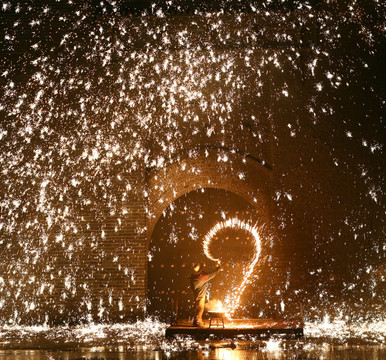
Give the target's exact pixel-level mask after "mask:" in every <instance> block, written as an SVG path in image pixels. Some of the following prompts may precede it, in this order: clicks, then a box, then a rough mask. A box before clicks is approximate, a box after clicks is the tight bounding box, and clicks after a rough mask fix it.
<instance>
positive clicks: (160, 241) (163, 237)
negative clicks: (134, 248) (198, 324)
mask: <svg viewBox="0 0 386 360" xmlns="http://www.w3.org/2000/svg"><path fill="white" fill-rule="evenodd" d="M234 217H237V218H239V219H242V220H243V221H248V222H249V223H251V224H261V222H262V218H265V217H264V216H262V214H260V213H259V211H258V209H257V208H256V206H254V204H251V203H250V202H248V201H247V200H245V199H244V198H242V197H241V196H239V195H237V194H235V193H234V192H231V191H229V190H225V189H220V188H202V189H199V190H193V191H190V192H189V193H187V194H184V195H182V196H180V197H178V198H177V199H176V200H174V201H173V202H172V203H170V204H169V206H168V207H167V208H166V209H165V210H164V211H163V213H162V215H161V217H160V218H159V219H158V221H157V223H156V225H155V227H154V231H153V232H152V234H151V239H150V244H149V254H148V255H149V263H148V313H149V315H155V316H159V317H160V318H162V319H167V318H168V317H169V316H170V313H171V301H172V300H174V301H175V300H176V299H178V304H179V306H178V307H179V316H180V317H183V318H189V317H190V316H191V315H192V310H191V307H192V304H193V298H192V293H191V290H190V288H189V275H190V274H191V272H192V263H194V262H201V263H203V264H204V265H205V266H206V267H207V269H208V270H211V269H214V268H215V266H216V263H215V262H213V261H211V260H209V259H208V258H207V257H206V255H205V254H204V251H203V239H204V236H205V235H206V234H207V232H208V231H209V230H210V229H211V227H212V226H213V225H215V224H216V223H218V222H221V221H224V220H225V219H228V218H234ZM211 249H212V251H215V252H216V253H217V254H218V255H219V256H220V257H222V261H223V267H224V271H223V272H222V273H221V274H220V275H219V276H217V277H216V278H215V279H213V280H212V281H211V286H210V288H209V296H208V300H209V299H219V300H223V299H224V297H225V296H226V293H227V290H229V288H230V287H233V288H234V287H235V286H236V285H237V284H239V283H240V280H241V279H242V277H243V273H244V272H245V269H246V268H247V267H248V264H249V263H250V261H251V260H252V259H253V241H252V236H251V233H250V232H248V231H245V230H243V229H237V228H225V229H222V230H221V231H219V232H218V233H217V234H216V235H215V236H214V238H213V247H212V248H211ZM259 271H262V269H259ZM264 278H265V280H261V281H257V278H256V279H253V278H252V282H251V284H250V285H248V286H247V289H246V290H245V293H244V295H243V300H242V306H240V308H239V309H238V310H237V312H236V313H235V315H239V316H242V315H248V316H251V315H252V314H253V313H256V309H257V308H259V309H261V305H262V304H263V302H264V298H263V297H262V296H261V293H262V289H264V286H265V287H267V286H269V281H266V279H267V277H263V276H262V277H261V279H264ZM255 280H256V281H255ZM232 284H233V286H232ZM257 285H258V286H259V288H258V289H257ZM259 294H260V295H259Z"/></svg>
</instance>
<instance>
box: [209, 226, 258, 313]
mask: <svg viewBox="0 0 386 360" xmlns="http://www.w3.org/2000/svg"><path fill="white" fill-rule="evenodd" d="M225 228H236V229H242V230H246V231H248V232H250V233H251V234H252V236H253V239H254V246H255V253H254V255H253V259H252V262H251V263H250V265H249V266H248V269H247V271H246V273H245V274H244V277H243V280H242V282H241V284H240V286H239V287H238V289H237V290H236V291H235V292H234V296H233V297H232V298H231V299H230V301H228V303H229V305H228V313H227V314H228V315H229V316H231V315H232V314H233V313H234V311H235V310H236V308H237V307H238V305H239V303H240V299H241V295H242V294H243V292H244V290H245V288H246V286H247V284H248V282H249V278H250V276H251V275H252V273H253V270H254V268H255V265H256V264H257V262H258V260H259V257H260V253H261V240H260V235H259V232H258V229H257V228H256V227H254V226H252V225H250V224H247V223H246V222H244V221H241V220H239V219H237V218H232V219H228V220H226V221H223V222H219V223H217V224H216V225H214V226H213V227H212V228H211V229H210V230H209V232H208V233H207V234H206V235H205V237H204V241H203V248H204V254H205V255H206V256H207V257H208V259H210V260H212V261H216V262H218V261H220V259H218V258H215V257H214V256H213V255H212V254H211V252H210V250H209V245H210V243H211V241H212V238H213V237H214V236H215V235H216V233H217V232H218V231H220V230H222V229H225Z"/></svg>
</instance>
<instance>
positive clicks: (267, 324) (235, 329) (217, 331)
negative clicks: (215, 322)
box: [165, 319, 303, 339]
mask: <svg viewBox="0 0 386 360" xmlns="http://www.w3.org/2000/svg"><path fill="white" fill-rule="evenodd" d="M176 335H184V336H191V337H193V338H200V339H206V338H217V339H225V338H235V337H237V336H240V335H241V336H245V337H259V338H268V337H270V336H272V335H284V336H286V337H301V336H303V323H302V322H301V321H284V320H273V319H265V320H262V319H258V320H241V319H237V320H232V322H230V323H228V324H226V325H225V328H222V327H210V328H209V326H208V325H207V324H206V325H205V326H204V327H200V328H198V327H193V326H191V325H190V326H189V323H188V322H187V321H183V322H182V323H180V324H179V325H174V326H170V327H169V328H167V329H166V332H165V336H166V337H167V338H171V337H174V336H176Z"/></svg>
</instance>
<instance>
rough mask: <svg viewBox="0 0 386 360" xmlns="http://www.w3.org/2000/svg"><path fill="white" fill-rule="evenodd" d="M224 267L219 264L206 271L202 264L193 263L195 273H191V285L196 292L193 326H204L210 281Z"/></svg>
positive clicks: (194, 292)
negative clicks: (212, 269)
mask: <svg viewBox="0 0 386 360" xmlns="http://www.w3.org/2000/svg"><path fill="white" fill-rule="evenodd" d="M222 270H223V269H222V268H221V267H220V264H219V266H218V267H217V269H216V270H214V271H212V272H209V273H207V272H205V271H204V269H203V267H202V265H201V264H194V265H193V274H192V275H190V287H191V289H192V291H193V294H194V307H195V316H194V320H193V326H203V325H204V322H203V320H202V314H203V313H204V306H205V296H206V290H207V288H208V283H209V281H210V280H212V279H213V278H214V277H215V276H216V275H217V274H218V273H219V272H220V271H222Z"/></svg>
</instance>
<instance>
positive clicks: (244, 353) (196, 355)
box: [0, 344, 386, 360]
mask: <svg viewBox="0 0 386 360" xmlns="http://www.w3.org/2000/svg"><path fill="white" fill-rule="evenodd" d="M249 345H252V344H249ZM282 345H283V346H281V347H280V348H277V349H270V348H269V347H258V348H255V349H250V348H249V349H248V348H240V347H237V348H234V347H232V346H229V347H225V346H226V345H223V346H224V347H216V346H214V347H213V346H211V344H207V345H206V346H204V347H203V348H200V349H196V350H184V351H165V350H146V351H119V349H116V350H111V349H110V350H109V349H105V348H98V349H96V348H92V349H77V350H68V351H62V350H56V351H55V350H50V351H48V350H0V360H3V359H4V360H5V359H6V360H48V359H49V360H81V359H82V360H169V359H170V360H281V359H294V358H296V359H297V360H302V359H304V360H305V359H315V360H316V359H324V360H329V359H331V360H332V359H342V360H350V359H373V360H382V359H386V347H385V346H384V345H340V346H330V345H328V344H319V345H316V344H313V345H310V344H308V345H307V344H306V345H304V344H303V345H302V344H298V345H294V344H292V345H291V346H289V345H290V344H282Z"/></svg>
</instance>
